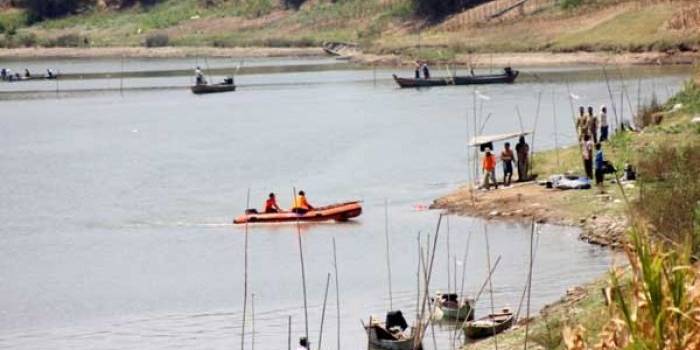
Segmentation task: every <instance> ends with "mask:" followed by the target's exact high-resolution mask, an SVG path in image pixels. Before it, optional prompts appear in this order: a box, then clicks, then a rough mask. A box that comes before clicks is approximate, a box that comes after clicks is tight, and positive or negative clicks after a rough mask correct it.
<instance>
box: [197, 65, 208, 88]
mask: <svg viewBox="0 0 700 350" xmlns="http://www.w3.org/2000/svg"><path fill="white" fill-rule="evenodd" d="M194 76H195V78H196V79H197V85H206V84H207V80H206V79H204V73H202V69H201V68H199V66H197V68H195V70H194Z"/></svg>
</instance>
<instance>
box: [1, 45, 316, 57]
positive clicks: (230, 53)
mask: <svg viewBox="0 0 700 350" xmlns="http://www.w3.org/2000/svg"><path fill="white" fill-rule="evenodd" d="M320 55H324V52H323V50H322V49H321V48H314V47H310V48H270V47H236V48H216V47H158V48H145V47H94V48H71V47H55V48H44V47H31V48H17V49H0V59H23V58H109V57H127V58H177V57H197V56H199V57H202V56H207V57H309V56H320Z"/></svg>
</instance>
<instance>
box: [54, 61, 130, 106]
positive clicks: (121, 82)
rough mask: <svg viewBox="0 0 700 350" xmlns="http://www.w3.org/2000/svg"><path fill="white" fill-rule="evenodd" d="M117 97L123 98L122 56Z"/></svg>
mask: <svg viewBox="0 0 700 350" xmlns="http://www.w3.org/2000/svg"><path fill="white" fill-rule="evenodd" d="M56 80H58V79H56ZM119 95H120V96H121V97H124V55H122V60H121V74H119Z"/></svg>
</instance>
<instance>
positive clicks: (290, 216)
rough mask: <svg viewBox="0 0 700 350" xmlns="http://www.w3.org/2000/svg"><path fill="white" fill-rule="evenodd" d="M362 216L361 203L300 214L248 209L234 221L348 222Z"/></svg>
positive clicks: (317, 209) (237, 222) (344, 204)
mask: <svg viewBox="0 0 700 350" xmlns="http://www.w3.org/2000/svg"><path fill="white" fill-rule="evenodd" d="M360 214H362V206H361V205H360V202H359V201H353V202H345V203H337V204H331V205H328V206H325V207H318V208H314V209H311V210H309V211H307V212H306V213H303V214H299V213H295V212H292V211H283V212H276V213H259V212H258V211H257V210H256V209H248V210H246V213H245V214H243V215H240V216H239V217H237V218H235V219H234V220H233V223H234V224H246V223H265V222H270V223H274V222H296V221H309V222H319V221H348V220H350V219H352V218H355V217H358V216H360Z"/></svg>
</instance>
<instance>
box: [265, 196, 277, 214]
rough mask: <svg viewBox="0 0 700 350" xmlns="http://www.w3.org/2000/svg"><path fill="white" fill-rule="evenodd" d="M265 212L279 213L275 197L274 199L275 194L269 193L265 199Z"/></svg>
mask: <svg viewBox="0 0 700 350" xmlns="http://www.w3.org/2000/svg"><path fill="white" fill-rule="evenodd" d="M265 212H266V213H279V212H280V207H279V206H278V205H277V199H275V194H274V193H270V195H269V196H268V198H267V200H266V201H265Z"/></svg>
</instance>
